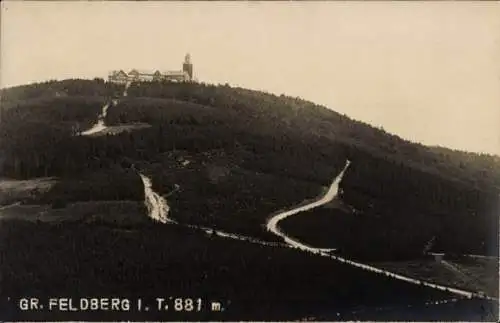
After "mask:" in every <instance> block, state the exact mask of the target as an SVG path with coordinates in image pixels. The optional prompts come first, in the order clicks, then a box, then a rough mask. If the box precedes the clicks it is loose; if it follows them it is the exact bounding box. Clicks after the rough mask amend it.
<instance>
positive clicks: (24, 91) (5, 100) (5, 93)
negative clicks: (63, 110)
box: [0, 78, 123, 110]
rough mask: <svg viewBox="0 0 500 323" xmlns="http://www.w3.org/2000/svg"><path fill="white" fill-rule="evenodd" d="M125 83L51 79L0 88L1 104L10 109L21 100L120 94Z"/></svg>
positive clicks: (97, 79)
mask: <svg viewBox="0 0 500 323" xmlns="http://www.w3.org/2000/svg"><path fill="white" fill-rule="evenodd" d="M122 91H123V85H120V84H114V83H109V82H104V80H103V79H99V78H96V79H94V80H84V79H67V80H63V81H56V80H51V81H47V82H41V83H33V84H27V85H21V86H15V87H10V88H4V89H0V105H2V106H3V107H4V108H5V110H8V109H9V108H10V107H11V106H12V105H15V104H16V103H18V102H19V101H25V100H30V99H42V98H52V97H65V96H89V97H94V96H97V97H111V96H113V95H120V94H121V92H122Z"/></svg>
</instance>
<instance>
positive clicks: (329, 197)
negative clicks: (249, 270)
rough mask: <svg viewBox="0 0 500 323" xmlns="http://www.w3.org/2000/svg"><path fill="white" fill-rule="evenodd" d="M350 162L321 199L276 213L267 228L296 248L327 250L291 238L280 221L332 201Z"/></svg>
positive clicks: (347, 162) (311, 250)
mask: <svg viewBox="0 0 500 323" xmlns="http://www.w3.org/2000/svg"><path fill="white" fill-rule="evenodd" d="M350 164H351V162H350V161H349V160H347V161H346V164H345V166H344V169H342V171H341V172H340V174H339V175H338V176H337V177H336V178H335V179H334V180H333V183H332V184H331V185H330V188H329V189H328V192H326V194H325V195H324V196H323V197H322V198H321V199H319V200H317V201H314V202H312V203H309V204H306V205H303V206H300V207H298V208H295V209H291V210H288V211H285V212H281V213H278V214H276V215H274V216H273V217H271V218H270V219H269V220H268V222H267V225H266V228H267V230H268V231H270V232H272V233H274V234H276V235H278V236H280V237H282V238H283V239H284V240H285V242H286V243H288V244H289V245H291V246H293V247H295V248H299V249H302V250H305V251H310V252H314V253H317V252H325V249H319V248H313V247H311V246H308V245H306V244H304V243H302V242H300V241H298V240H295V239H293V238H291V237H290V236H288V235H287V234H286V233H284V232H282V231H281V230H280V229H279V227H278V222H279V221H281V220H283V219H285V218H287V217H289V216H292V215H294V214H297V213H299V212H304V211H307V210H311V209H314V208H316V207H318V206H321V205H324V204H326V203H329V202H331V201H332V200H333V199H334V198H335V197H336V196H337V194H338V191H339V184H340V182H341V181H342V177H344V173H345V171H346V170H347V168H348V167H349V165H350Z"/></svg>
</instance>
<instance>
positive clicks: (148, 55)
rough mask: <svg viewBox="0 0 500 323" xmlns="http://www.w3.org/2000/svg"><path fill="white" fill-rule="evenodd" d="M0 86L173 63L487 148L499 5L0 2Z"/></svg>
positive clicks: (493, 138) (497, 127)
mask: <svg viewBox="0 0 500 323" xmlns="http://www.w3.org/2000/svg"><path fill="white" fill-rule="evenodd" d="M0 41H1V43H0V44H1V50H0V54H1V55H0V87H8V86H13V85H19V84H25V83H31V82H37V81H44V80H48V79H65V78H75V77H83V78H93V77H95V76H99V77H106V75H107V73H108V72H109V71H110V70H114V69H124V70H126V71H128V70H130V69H132V68H138V69H151V70H153V69H160V70H179V69H181V68H182V61H183V58H184V55H185V54H186V53H188V52H189V53H190V54H191V57H192V62H193V65H194V74H195V77H196V78H197V79H198V80H199V81H202V82H206V83H226V82H227V83H229V84H230V85H232V86H233V85H234V86H242V87H247V88H251V89H257V90H265V91H268V92H272V93H276V94H282V93H283V94H287V95H291V96H299V97H302V98H304V99H307V100H310V101H313V102H315V103H319V104H322V105H325V106H326V107H328V108H330V109H333V110H335V111H338V112H340V113H344V114H346V115H348V116H350V117H352V118H354V119H357V120H361V121H364V122H368V123H370V124H372V125H374V126H376V127H383V128H384V129H385V130H386V131H389V132H392V133H395V134H397V135H399V136H401V137H403V138H405V139H409V140H412V141H416V142H421V143H423V144H426V145H440V146H445V147H450V148H454V149H461V150H468V151H474V152H485V153H492V154H498V155H500V2H465V1H460V2H447V1H446V2H430V1H424V2H407V1H403V2H337V1H335V2H333V1H332V2H301V3H300V2H144V1H140V2H100V1H99V2H86V1H76V2H45V1H43V2H24V1H23V2H18V1H15V2H14V1H2V3H1V38H0Z"/></svg>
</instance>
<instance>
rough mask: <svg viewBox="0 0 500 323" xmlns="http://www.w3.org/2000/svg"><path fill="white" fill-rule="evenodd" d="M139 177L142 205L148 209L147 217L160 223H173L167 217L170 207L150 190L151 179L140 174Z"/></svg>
mask: <svg viewBox="0 0 500 323" xmlns="http://www.w3.org/2000/svg"><path fill="white" fill-rule="evenodd" d="M139 176H140V177H141V180H142V183H143V184H144V195H145V201H144V203H145V204H146V207H147V208H148V214H149V217H150V218H152V219H153V220H155V221H158V222H161V223H167V222H170V223H175V221H173V220H172V219H170V218H169V217H168V212H169V211H170V207H169V206H168V204H167V201H166V200H165V199H164V198H163V197H161V196H160V195H159V194H158V193H156V192H155V191H153V189H152V188H151V179H149V177H147V176H144V175H143V174H141V173H139Z"/></svg>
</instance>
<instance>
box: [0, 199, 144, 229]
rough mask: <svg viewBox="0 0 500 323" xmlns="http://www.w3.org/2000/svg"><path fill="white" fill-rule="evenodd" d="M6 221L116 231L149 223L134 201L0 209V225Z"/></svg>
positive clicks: (139, 204)
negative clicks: (103, 226) (80, 225)
mask: <svg viewBox="0 0 500 323" xmlns="http://www.w3.org/2000/svg"><path fill="white" fill-rule="evenodd" d="M8 220H21V221H29V222H52V223H55V222H82V223H101V224H106V225H113V226H117V227H121V226H125V227H129V226H135V225H140V224H147V223H149V222H150V221H149V218H148V217H147V215H146V209H145V208H144V204H143V203H142V202H136V201H91V202H76V203H72V204H69V205H68V206H66V207H64V208H57V209H54V208H52V207H51V206H50V205H12V206H8V207H4V208H2V209H0V221H8Z"/></svg>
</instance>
